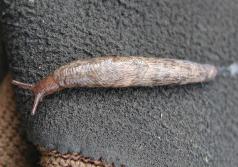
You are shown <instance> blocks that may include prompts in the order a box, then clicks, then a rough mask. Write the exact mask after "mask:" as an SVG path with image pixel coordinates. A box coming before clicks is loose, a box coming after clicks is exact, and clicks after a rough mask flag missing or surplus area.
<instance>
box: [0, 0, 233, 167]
mask: <svg viewBox="0 0 238 167" xmlns="http://www.w3.org/2000/svg"><path fill="white" fill-rule="evenodd" d="M0 8H2V9H3V10H2V14H1V21H2V22H3V25H4V40H5V41H6V42H7V50H8V54H9V55H10V62H11V65H10V66H11V70H12V71H13V74H14V78H15V79H17V80H20V81H25V82H30V83H33V82H36V81H37V80H39V79H41V78H42V77H43V76H46V75H47V74H48V73H50V72H51V71H53V70H54V69H56V68H57V67H59V66H60V65H63V64H65V63H67V62H70V61H72V60H76V59H78V58H85V57H96V56H101V55H106V54H107V55H108V54H117V55H146V56H149V55H155V56H158V57H159V56H160V57H169V58H179V59H188V60H191V61H197V62H201V63H211V64H215V65H217V66H224V65H229V64H230V63H232V62H235V61H238V47H237V43H238V34H237V29H238V17H237V15H238V2H237V1H236V0H227V1H224V0H207V1H201V0H194V1H193V0H185V1H180V0H179V1H178V0H170V1H166V0H164V1H162V0H161V1H158V0H149V1H148V0H144V1H123V0H118V1H113V2H112V1H105V0H104V1H95V2H94V1H76V0H72V1H63V0H62V1H60V0H55V1H48V0H42V1H36V0H28V1H19V2H18V1H14V2H11V1H7V0H1V4H0ZM237 83H238V77H233V78H232V77H226V78H225V77H218V78H217V80H216V81H215V82H211V83H208V84H196V85H188V86H182V87H155V88H131V89H69V90H65V91H63V92H61V93H58V94H55V95H52V96H49V97H47V98H45V99H44V101H43V103H41V104H40V106H39V108H38V110H37V113H36V115H35V116H34V117H32V116H30V111H31V107H32V100H28V101H26V100H27V99H28V98H29V97H31V95H30V93H29V92H26V91H24V90H20V89H16V93H17V100H18V107H19V110H20V111H21V113H22V115H23V117H24V122H23V124H24V126H25V128H26V130H27V134H28V138H29V139H30V140H31V141H32V142H34V143H35V144H40V145H43V146H45V147H47V148H54V149H57V150H59V151H61V152H81V153H83V154H84V155H86V156H90V157H93V158H95V159H97V158H99V157H103V159H105V160H107V161H108V162H116V164H126V165H127V166H130V167H138V166H143V167H147V166H148V167H149V166H226V167H228V166H230V167H232V166H238V158H237V157H238V103H237V101H238V84H237ZM25 101H26V102H25Z"/></svg>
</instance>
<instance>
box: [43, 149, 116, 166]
mask: <svg viewBox="0 0 238 167" xmlns="http://www.w3.org/2000/svg"><path fill="white" fill-rule="evenodd" d="M39 150H40V152H41V161H40V164H41V166H42V167H69V166H70V167H113V166H114V165H113V164H111V165H110V164H106V163H105V162H103V161H102V160H92V159H90V158H88V157H84V156H82V155H81V154H79V153H71V154H70V153H66V154H60V153H59V152H57V151H55V150H53V151H49V150H45V149H43V148H39Z"/></svg>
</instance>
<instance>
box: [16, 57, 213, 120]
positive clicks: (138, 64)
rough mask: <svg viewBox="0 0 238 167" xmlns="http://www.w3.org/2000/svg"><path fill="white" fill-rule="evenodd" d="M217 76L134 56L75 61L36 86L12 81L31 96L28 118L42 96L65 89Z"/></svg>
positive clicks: (208, 68)
mask: <svg viewBox="0 0 238 167" xmlns="http://www.w3.org/2000/svg"><path fill="white" fill-rule="evenodd" d="M216 75H217V68H216V67H215V66H213V65H209V64H198V63H194V62H190V61H185V60H176V59H166V58H153V57H150V58H148V57H138V56H128V57H126V56H104V57H97V58H91V59H84V60H77V61H73V62H71V63H69V64H66V65H64V66H61V67H59V68H58V69H56V70H55V71H54V72H53V73H51V74H50V75H48V76H47V77H45V78H44V79H42V80H40V81H38V82H37V83H36V84H28V83H22V82H19V81H15V80H13V81H12V83H13V84H14V85H17V86H18V87H20V88H23V89H28V90H31V91H32V92H33V93H34V95H35V100H34V104H33V108H32V112H31V113H32V115H34V114H35V112H36V108H37V106H38V104H39V102H40V101H42V99H43V97H44V96H46V95H50V94H53V93H55V92H58V91H60V90H63V89H65V88H73V87H88V88H95V87H103V88H109V87H110V88H122V87H132V86H160V85H172V84H173V85H174V84H178V85H184V84H189V83H198V82H206V81H209V80H212V79H214V78H215V77H216Z"/></svg>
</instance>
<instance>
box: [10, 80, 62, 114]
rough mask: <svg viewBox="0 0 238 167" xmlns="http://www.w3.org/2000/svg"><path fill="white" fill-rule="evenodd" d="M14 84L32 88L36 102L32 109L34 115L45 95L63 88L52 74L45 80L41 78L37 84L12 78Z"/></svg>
mask: <svg viewBox="0 0 238 167" xmlns="http://www.w3.org/2000/svg"><path fill="white" fill-rule="evenodd" d="M12 84H14V85H16V86H18V87H20V88H23V89H26V90H30V91H32V92H33V94H34V95H35V99H34V104H33V108H32V111H31V114H32V115H34V114H35V112H36V109H37V106H38V104H39V102H41V101H42V99H43V97H44V96H46V95H49V94H52V93H55V92H56V91H58V90H61V88H60V87H59V86H58V84H57V83H56V82H55V80H54V79H53V77H52V76H51V75H49V76H48V77H46V78H45V79H43V80H40V81H39V82H37V83H36V84H28V83H23V82H19V81H15V80H12Z"/></svg>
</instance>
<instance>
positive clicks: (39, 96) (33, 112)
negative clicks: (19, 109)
mask: <svg viewBox="0 0 238 167" xmlns="http://www.w3.org/2000/svg"><path fill="white" fill-rule="evenodd" d="M43 96H44V94H43V93H38V94H36V96H35V100H34V104H33V108H32V110H31V115H35V113H36V109H37V106H38V104H39V102H41V101H42V98H43Z"/></svg>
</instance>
